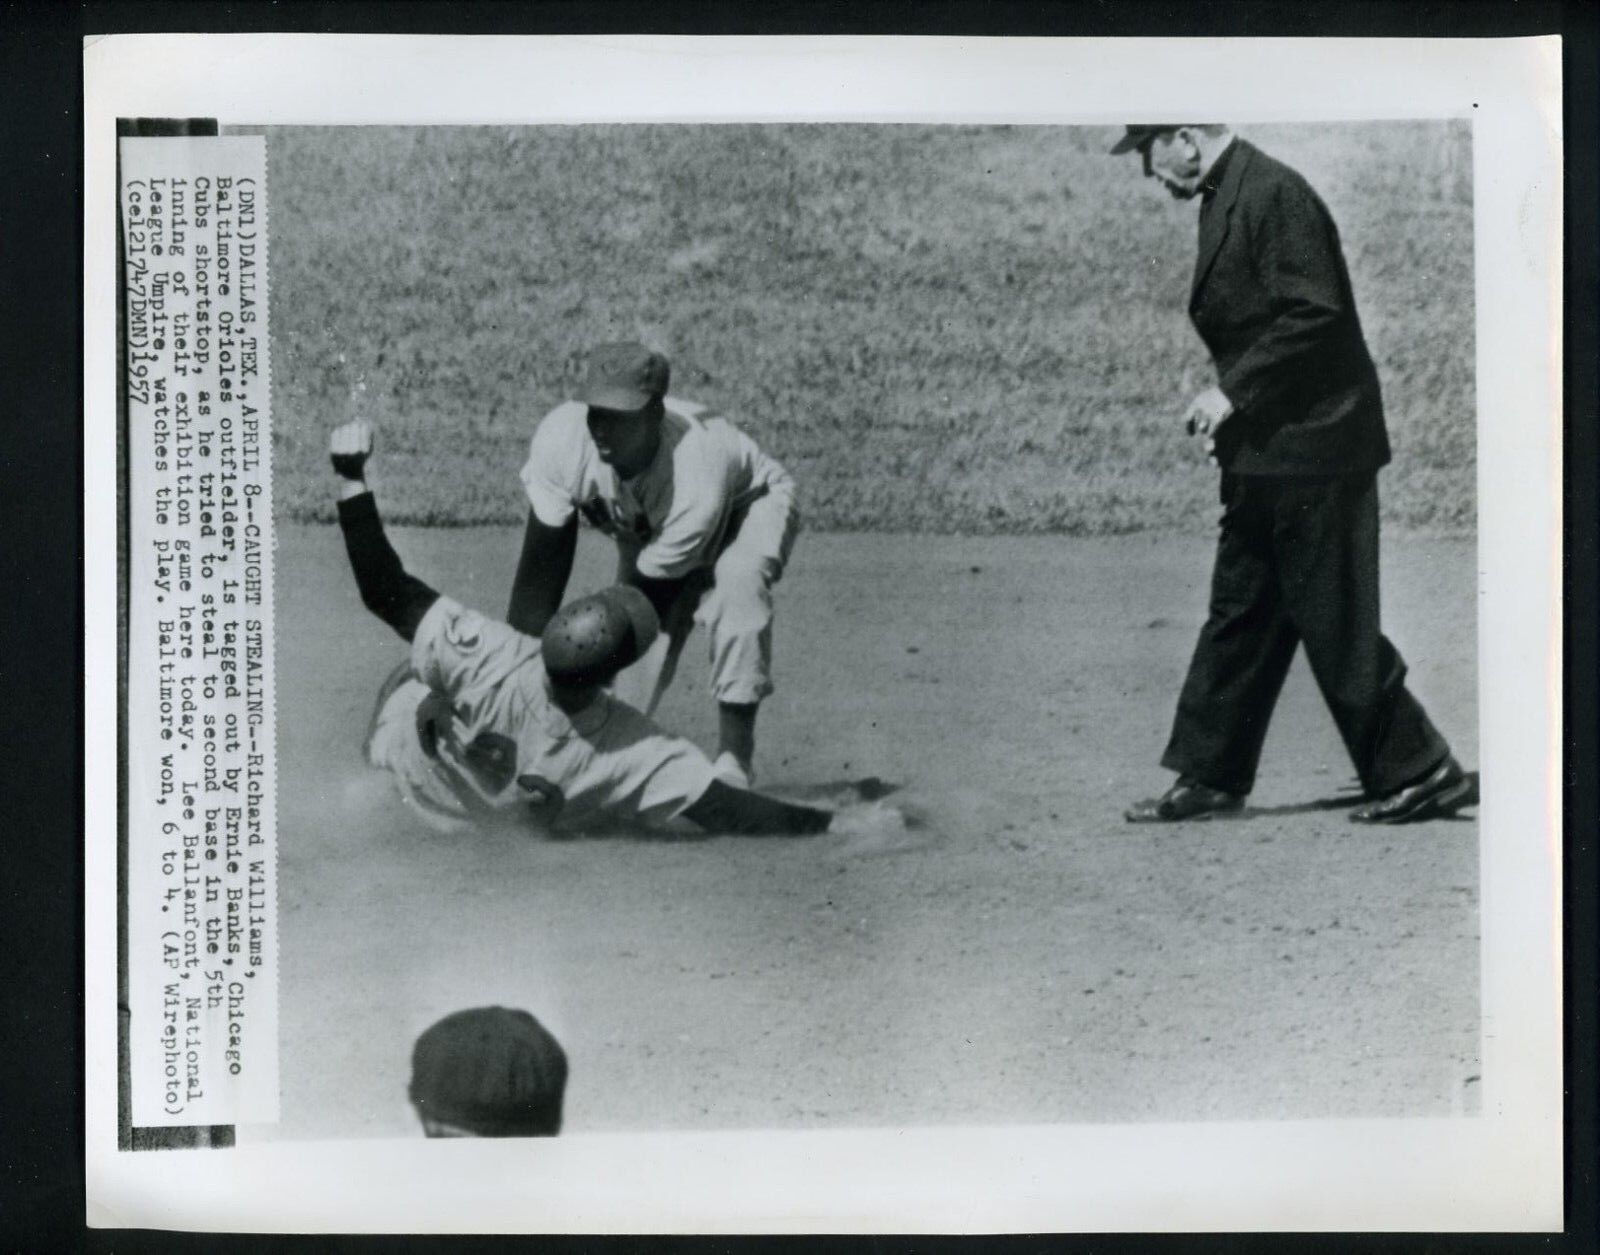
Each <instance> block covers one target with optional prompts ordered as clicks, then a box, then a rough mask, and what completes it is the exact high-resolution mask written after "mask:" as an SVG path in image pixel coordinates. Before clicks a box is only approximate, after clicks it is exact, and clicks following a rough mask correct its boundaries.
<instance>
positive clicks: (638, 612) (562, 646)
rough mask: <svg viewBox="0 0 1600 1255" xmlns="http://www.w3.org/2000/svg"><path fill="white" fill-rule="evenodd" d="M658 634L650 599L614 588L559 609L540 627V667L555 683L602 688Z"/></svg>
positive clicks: (633, 590)
mask: <svg viewBox="0 0 1600 1255" xmlns="http://www.w3.org/2000/svg"><path fill="white" fill-rule="evenodd" d="M660 630H661V624H660V621H659V620H658V619H657V618H656V612H655V608H654V607H653V606H651V604H650V599H649V598H648V597H646V596H645V595H644V594H643V593H641V592H640V591H639V590H638V589H637V588H634V587H633V586H632V585H629V584H613V585H612V586H611V587H610V588H603V589H601V590H600V591H599V592H598V593H594V594H591V595H590V596H588V597H580V598H578V600H577V601H573V602H569V603H568V604H567V605H565V606H562V607H561V609H560V610H558V611H557V612H556V614H555V617H554V618H552V619H551V620H550V622H549V623H548V624H546V625H545V629H544V648H543V653H544V669H545V671H546V672H547V673H548V674H549V676H550V678H551V679H552V680H554V681H556V682H557V683H558V684H605V683H606V682H607V681H609V680H610V679H611V678H612V677H613V676H615V675H616V674H617V672H619V671H621V670H622V669H623V668H624V667H626V666H628V665H629V664H630V663H633V662H636V661H637V660H638V659H639V658H640V657H641V656H642V655H643V654H644V651H645V650H647V649H649V648H650V643H651V642H652V641H654V640H655V638H656V633H657V632H659V631H660Z"/></svg>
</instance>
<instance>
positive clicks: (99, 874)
mask: <svg viewBox="0 0 1600 1255" xmlns="http://www.w3.org/2000/svg"><path fill="white" fill-rule="evenodd" d="M85 83H86V95H85V111H84V128H85V130H84V152H85V171H84V174H85V183H84V186H85V236H84V249H85V252H84V265H85V328H84V334H85V340H84V352H85V381H84V385H85V406H86V412H85V440H84V477H85V479H84V493H85V497H84V505H85V519H84V526H85V536H84V541H85V546H84V553H85V575H84V578H85V597H86V609H87V613H86V615H85V623H86V629H85V631H86V638H85V685H86V703H85V776H86V799H85V803H86V833H85V840H86V859H85V863H86V867H87V869H88V871H87V883H86V912H87V919H86V929H87V934H86V955H87V970H86V973H85V998H86V1033H87V1041H86V1046H87V1062H88V1077H87V1085H86V1112H85V1118H86V1139H87V1165H86V1167H87V1174H88V1187H89V1191H88V1192H89V1208H88V1217H89V1222H90V1223H91V1224H93V1225H97V1226H130V1227H143V1226H149V1227H164V1228H192V1229H199V1230H230V1231H256V1230H259V1231H279V1232H284V1231H302V1232H306V1231H339V1232H360V1231H372V1232H427V1231H439V1232H524V1231H527V1232H587V1233H603V1232H640V1231H648V1232H662V1233H673V1232H677V1233H732V1232H835V1233H837V1232H873V1231H894V1232H941V1233H977V1232H1064V1231H1090V1232H1094V1231H1101V1232H1105V1231H1118V1230H1139V1231H1175V1230H1212V1231H1216V1230H1223V1231H1262V1230H1278V1231H1293V1230H1326V1231H1352V1230H1402V1231H1452V1230H1453V1231H1480V1230H1497V1231H1539V1230H1558V1229H1560V1227H1561V1224H1562V1216H1563V1197H1562V1152H1563V1142H1562V1110H1563V1107H1562V1100H1563V1085H1562V1002H1561V991H1562V941H1563V937H1562V915H1561V865H1562V864H1561V860H1562V811H1561V800H1562V799H1561V746H1562V729H1561V712H1562V701H1561V697H1562V675H1563V669H1562V619H1561V597H1560V593H1561V578H1562V545H1561V536H1562V516H1561V510H1562V505H1561V490H1562V444H1561V436H1562V423H1561V395H1562V393H1561V388H1562V348H1563V346H1562V289H1561V280H1562V267H1561V259H1562V187H1563V169H1562V146H1561V145H1562V124H1561V118H1562V107H1561V43H1560V40H1559V39H1557V38H1553V37H1551V38H1533V39H1509V40H1387V39H1384V40H1352V39H1321V40H1299V39H1268V40H1244V39H1219V40H1205V39H1049V38H1015V39H1008V38H960V37H905V38H902V37H871V38H857V37H806V36H794V37H644V36H637V37H635V36H558V37H454V36H452V37H424V36H327V35H148V36H145V35H127V36H111V37H103V38H91V39H90V40H88V41H86V47H85ZM628 85H632V87H633V92H632V93H631V94H630V92H629V91H628V90H626V88H627V87H628ZM1195 114H1203V115H1205V116H1215V117H1226V118H1229V119H1230V120H1233V121H1236V122H1241V123H1245V122H1252V121H1254V122H1265V121H1272V122H1290V121H1308V122H1309V121H1346V120H1357V119H1403V118H1430V119H1439V118H1470V119H1471V120H1472V123H1473V133H1474V162H1473V170H1474V175H1473V177H1474V214H1475V236H1476V283H1477V293H1478V299H1477V388H1478V413H1479V429H1478V440H1479V444H1478V448H1479V455H1478V466H1479V484H1478V489H1479V498H1478V499H1479V511H1480V513H1479V529H1478V536H1479V557H1480V564H1479V565H1480V581H1481V583H1480V589H1479V592H1480V596H1479V622H1478V633H1479V638H1478V639H1479V683H1480V693H1481V697H1480V711H1481V719H1480V742H1479V746H1480V748H1479V752H1480V755H1481V762H1482V763H1484V764H1486V765H1488V766H1487V769H1486V770H1485V772H1484V778H1485V783H1484V798H1483V804H1482V809H1481V812H1480V817H1481V854H1482V859H1481V880H1482V896H1481V902H1482V921H1483V930H1482V937H1483V941H1482V945H1483V964H1482V973H1483V975H1482V981H1483V989H1482V994H1483V998H1482V1006H1483V1017H1482V1023H1483V1043H1482V1045H1483V1065H1484V1066H1483V1076H1484V1088H1485V1092H1484V1095H1483V1107H1482V1114H1481V1116H1479V1117H1475V1118H1465V1119H1455V1120H1396V1121H1339V1120H1336V1121H1292V1122H1273V1123H1250V1124H1219V1123H1192V1124H1182V1125H1129V1126H1062V1127H1043V1128H1005V1129H925V1128H919V1129H916V1130H896V1129H878V1130H862V1131H854V1132H837V1133H836V1132H825V1133H824V1132H818V1133H782V1134H778V1133H767V1134H760V1133H748V1134H746V1133H719V1134H705V1135H645V1136H614V1135H606V1136H601V1135H583V1134H577V1135H571V1136H564V1137H562V1138H559V1139H554V1140H544V1141H535V1142H472V1141H456V1142H427V1141H424V1140H422V1139H421V1138H420V1137H419V1138H418V1139H417V1140H415V1141H384V1142H314V1143H306V1142H300V1143H287V1144H286V1143H266V1144H255V1145H247V1146H239V1147H235V1148H232V1149H227V1150H218V1149H206V1150H196V1151H169V1152H163V1153H129V1152H119V1151H118V1149H117V1104H116V1088H115V1087H116V1077H117V1067H116V1058H117V1055H116V1050H117V1037H116V1034H117V1015H116V1003H117V997H116V945H115V920H116V893H117V886H116V875H115V869H116V862H115V858H114V857H111V855H112V854H113V852H114V849H115V839H116V820H117V809H116V808H117V789H116V749H117V741H116V693H117V650H116V625H115V617H114V615H113V614H111V613H108V612H107V611H108V610H109V608H110V607H113V606H114V605H115V600H114V599H115V596H116V581H117V571H116V553H117V548H116V544H115V537H116V519H115V512H114V507H113V503H114V502H115V500H116V492H115V486H116V456H115V414H116V405H115V396H116V386H117V380H116V351H115V334H116V332H115V325H116V318H115V307H116V299H117V287H116V279H117V276H116V266H115V256H116V252H115V203H116V197H115V188H114V170H115V134H116V119H117V118H118V117H130V116H144V117H194V116H206V117H215V118H217V119H219V121H221V122H222V123H223V124H224V125H295V124H313V123H315V124H376V123H385V124H469V123H470V124H485V123H507V124H509V123H541V122H543V123H549V122H569V123H570V122H625V121H627V122H632V121H673V122H715V121H744V122H765V121H796V120H803V121H812V122H844V121H851V122H925V123H927V122H932V123H956V122H960V123H1005V122H1028V123H1045V124H1061V125H1066V124H1077V125H1082V124H1114V123H1120V122H1123V121H1127V120H1130V119H1131V120H1139V119H1157V118H1162V117H1169V116H1179V115H1182V116H1190V115H1195Z"/></svg>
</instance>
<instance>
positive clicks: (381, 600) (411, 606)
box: [328, 419, 439, 641]
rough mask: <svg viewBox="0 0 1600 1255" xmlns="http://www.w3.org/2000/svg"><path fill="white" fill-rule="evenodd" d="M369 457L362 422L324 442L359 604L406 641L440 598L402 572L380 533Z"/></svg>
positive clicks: (369, 435)
mask: <svg viewBox="0 0 1600 1255" xmlns="http://www.w3.org/2000/svg"><path fill="white" fill-rule="evenodd" d="M371 454H372V427H371V426H370V425H369V424H368V423H366V422H365V421H363V420H361V419H357V420H355V421H354V422H350V423H344V424H342V425H340V426H339V427H336V428H334V430H333V434H332V435H331V436H330V437H329V438H328V455H329V457H330V458H331V459H332V461H333V469H334V473H335V474H337V475H338V476H339V507H338V508H339V528H340V530H341V531H342V532H343V533H344V548H345V553H346V554H347V555H349V558H350V569H351V571H352V572H353V573H354V574H355V577H356V587H357V588H359V589H360V590H361V601H362V604H364V605H365V606H366V607H367V609H368V610H370V611H372V613H373V614H375V615H377V616H378V617H379V618H380V619H382V620H383V621H384V622H385V623H387V624H388V625H389V626H390V627H392V628H393V629H394V630H395V631H396V632H398V633H399V634H400V636H401V637H402V638H404V639H405V640H408V641H409V640H410V639H411V638H412V637H413V636H414V635H415V634H416V631H417V624H419V623H421V622H422V616H423V615H425V614H427V613H428V608H429V607H430V606H432V605H433V603H434V602H435V601H437V600H438V599H439V594H438V593H436V592H435V591H434V590H433V589H431V588H429V587H428V586H427V585H426V584H424V583H423V582H422V581H421V580H419V579H417V578H416V576H414V575H412V574H410V573H409V572H408V571H407V570H406V569H405V567H404V565H403V564H402V563H401V561H400V555H399V554H397V553H395V551H394V546H392V545H391V544H390V543H389V538H388V536H386V535H385V534H384V531H383V520H382V519H380V518H379V517H378V503H377V501H376V499H375V498H374V497H373V495H372V492H371V490H369V489H368V488H367V482H366V465H367V458H368V457H370V456H371Z"/></svg>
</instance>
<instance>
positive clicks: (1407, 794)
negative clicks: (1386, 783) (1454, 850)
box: [1350, 754, 1477, 824]
mask: <svg viewBox="0 0 1600 1255" xmlns="http://www.w3.org/2000/svg"><path fill="white" fill-rule="evenodd" d="M1474 793H1475V789H1474V787H1473V782H1472V780H1471V778H1470V777H1469V776H1468V775H1467V773H1466V772H1464V771H1462V770H1461V764H1460V763H1458V762H1457V761H1456V758H1455V755H1454V754H1446V755H1445V758H1444V761H1443V762H1442V763H1440V764H1439V765H1438V766H1437V767H1435V768H1434V769H1433V770H1432V771H1430V772H1429V773H1428V774H1427V775H1425V776H1423V777H1422V778H1421V779H1420V780H1415V781H1413V782H1412V783H1410V784H1408V785H1406V787H1405V788H1403V789H1396V790H1395V791H1394V792H1393V793H1391V794H1389V795H1388V796H1387V797H1382V798H1379V799H1378V800H1377V801H1376V802H1369V803H1368V804H1367V805H1365V806H1362V807H1358V808H1357V809H1355V810H1353V811H1351V812H1350V822H1351V823H1357V824H1409V823H1415V822H1416V821H1417V820H1419V819H1442V818H1443V817H1445V816H1447V815H1453V814H1455V813H1456V812H1457V811H1458V810H1460V809H1461V808H1462V807H1463V806H1471V805H1473V804H1474V803H1475V802H1476V801H1477V798H1476V797H1475V796H1474Z"/></svg>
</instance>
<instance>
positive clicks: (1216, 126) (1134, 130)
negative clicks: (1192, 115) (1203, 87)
mask: <svg viewBox="0 0 1600 1255" xmlns="http://www.w3.org/2000/svg"><path fill="white" fill-rule="evenodd" d="M1232 137H1233V135H1232V132H1231V131H1230V130H1229V129H1228V127H1227V126H1226V125H1224V124H1223V123H1221V122H1158V123H1148V124H1146V123H1130V124H1128V125H1127V126H1126V127H1125V128H1124V129H1123V136H1122V138H1121V139H1119V140H1118V141H1117V142H1116V143H1115V144H1113V145H1112V146H1111V151H1112V152H1113V153H1127V152H1137V153H1138V154H1139V156H1140V157H1141V159H1142V160H1143V162H1144V174H1145V177H1146V178H1147V179H1156V180H1157V181H1159V182H1160V184H1161V185H1162V186H1163V187H1165V188H1166V189H1167V191H1168V192H1170V193H1171V194H1172V196H1173V198H1174V199H1176V200H1189V199H1191V198H1192V197H1194V196H1195V195H1196V194H1197V193H1198V192H1199V191H1200V185H1201V183H1202V181H1203V180H1204V179H1205V176H1206V171H1208V170H1210V169H1211V166H1212V163H1213V162H1215V161H1216V159H1217V156H1218V155H1219V154H1220V153H1221V152H1222V150H1223V149H1224V148H1226V147H1227V145H1228V141H1229V140H1230V139H1231V138H1232Z"/></svg>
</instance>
